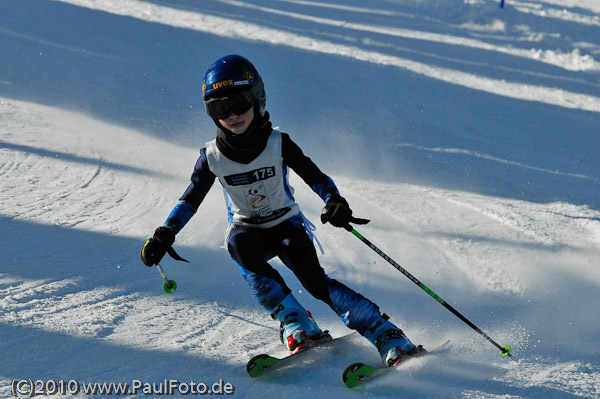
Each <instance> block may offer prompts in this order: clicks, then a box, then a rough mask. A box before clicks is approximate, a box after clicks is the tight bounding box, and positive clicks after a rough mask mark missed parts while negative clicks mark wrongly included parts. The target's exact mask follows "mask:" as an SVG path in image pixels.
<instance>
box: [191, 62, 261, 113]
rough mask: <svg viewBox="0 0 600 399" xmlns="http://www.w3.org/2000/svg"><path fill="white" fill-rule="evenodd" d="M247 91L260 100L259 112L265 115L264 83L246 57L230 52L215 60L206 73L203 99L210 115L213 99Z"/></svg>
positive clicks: (251, 97)
mask: <svg viewBox="0 0 600 399" xmlns="http://www.w3.org/2000/svg"><path fill="white" fill-rule="evenodd" d="M243 92H249V93H246V94H247V96H248V97H249V98H250V99H251V100H252V101H253V102H254V101H258V112H259V113H260V115H261V116H262V115H264V113H265V107H266V103H267V97H266V94H265V89H264V84H263V81H262V78H261V77H260V75H259V74H258V71H257V70H256V68H255V67H254V65H252V63H251V62H250V61H248V60H247V59H246V58H244V57H242V56H240V55H236V54H230V55H226V56H224V57H221V58H219V59H218V60H217V61H215V62H214V63H213V64H212V65H211V66H210V67H208V70H207V71H206V73H205V74H204V81H203V82H202V99H203V100H204V104H205V106H206V107H207V112H208V113H209V115H210V112H209V108H208V102H209V101H210V100H211V99H217V98H222V97H227V96H230V95H232V94H237V93H243Z"/></svg>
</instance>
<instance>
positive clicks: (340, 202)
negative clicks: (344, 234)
mask: <svg viewBox="0 0 600 399" xmlns="http://www.w3.org/2000/svg"><path fill="white" fill-rule="evenodd" d="M351 220H352V209H350V206H349V205H348V201H346V200H345V199H344V197H342V196H341V195H337V194H334V195H332V196H331V197H330V198H329V200H328V201H327V203H326V204H325V208H323V210H322V211H321V222H323V223H327V222H329V223H331V224H332V225H333V226H335V227H346V226H347V225H348V224H349V223H350V221H351Z"/></svg>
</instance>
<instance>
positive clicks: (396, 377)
mask: <svg viewBox="0 0 600 399" xmlns="http://www.w3.org/2000/svg"><path fill="white" fill-rule="evenodd" d="M599 4H600V3H598V1H597V0H560V1H559V0H528V1H524V0H514V1H513V0H507V1H506V4H505V8H500V7H499V0H498V1H496V0H454V1H448V0H373V1H370V2H368V3H366V2H363V1H358V0H343V1H342V0H328V1H323V2H315V1H305V0H278V1H273V0H272V1H266V0H251V1H244V2H241V1H234V0H207V1H198V0H164V1H158V0H147V1H140V0H59V1H48V0H19V1H10V0H0V10H1V12H0V54H2V62H0V255H1V260H0V329H1V333H0V338H1V339H0V350H1V352H2V361H1V362H0V396H1V397H11V396H13V393H14V390H15V389H16V388H22V389H23V391H22V392H25V391H26V388H27V386H28V384H30V383H31V382H33V383H34V385H36V387H37V388H38V389H40V392H41V389H42V388H43V389H47V390H49V391H51V393H52V392H54V395H51V396H56V397H68V396H85V392H84V390H83V388H79V392H78V393H77V392H75V391H76V390H75V389H72V388H73V387H74V386H73V385H68V383H69V382H70V381H75V382H77V383H79V384H80V385H79V386H80V387H87V386H84V385H85V384H90V383H92V384H93V383H115V384H118V383H126V384H129V385H130V388H131V386H132V385H133V384H139V385H140V388H139V389H138V391H136V392H133V391H131V390H130V391H128V392H125V393H124V394H120V395H119V397H131V398H133V397H144V396H150V395H148V394H149V393H150V391H148V389H150V387H152V389H155V391H154V393H157V390H159V389H161V384H163V385H162V387H163V388H164V386H166V384H167V383H168V381H171V380H178V381H179V382H181V383H182V385H181V387H183V389H184V388H185V387H188V388H190V387H192V384H191V381H194V383H195V384H199V385H198V386H199V387H204V388H206V389H211V390H213V391H214V390H216V391H217V392H219V389H221V390H227V392H226V393H228V394H229V395H231V396H233V397H240V398H259V397H261V398H278V399H279V398H341V397H344V398H345V397H348V398H358V397H375V398H387V397H389V398H431V399H433V398H464V399H475V398H477V399H479V398H486V399H487V398H491V399H537V398H540V399H542V398H543V399H547V398H594V399H598V398H599V397H600V346H599V345H598V343H599V342H600V316H599V314H600V313H599V312H598V309H599V308H600V290H599V289H600V273H599V272H598V269H599V267H600V157H599V155H598V154H600V5H599ZM231 53H238V54H241V55H244V56H246V57H248V58H249V59H251V60H252V61H253V63H254V64H255V65H256V67H257V68H258V70H259V72H260V73H261V75H262V77H263V79H264V81H265V85H266V91H267V95H268V103H267V108H268V110H269V112H270V114H271V120H272V121H273V123H274V125H276V126H277V125H278V126H280V127H281V129H282V130H283V131H285V132H288V133H290V134H291V136H292V138H293V139H294V140H295V141H296V142H297V143H298V144H299V145H300V146H301V147H302V148H303V150H304V151H305V153H306V154H308V155H309V156H310V157H311V158H312V159H313V160H314V161H315V162H316V163H317V164H318V165H319V166H320V167H321V169H323V171H325V172H326V173H327V174H329V175H330V176H331V177H332V178H333V179H334V180H335V182H336V184H337V185H338V187H339V189H340V191H341V193H342V195H344V196H345V197H346V198H347V199H348V201H349V202H350V204H351V206H352V209H353V211H354V214H355V215H356V216H358V217H364V218H368V219H370V220H371V222H370V223H369V224H368V225H366V226H362V227H360V228H358V227H357V230H358V231H359V232H360V233H361V234H363V235H364V236H365V237H367V238H368V239H369V240H371V241H372V242H373V243H374V244H375V245H377V246H378V247H379V248H381V249H382V250H383V251H384V252H385V253H386V254H388V255H389V256H390V257H391V258H393V259H394V260H395V261H396V262H398V263H399V264H401V265H402V266H403V267H404V268H406V269H407V270H408V271H409V272H410V273H412V274H414V275H415V277H417V278H418V279H419V280H421V281H422V282H423V283H424V284H426V285H427V286H428V287H429V288H431V289H432V290H433V291H435V292H436V293H437V294H438V295H439V296H441V297H442V298H444V299H445V300H446V301H447V302H448V303H450V304H451V305H452V306H454V307H455V308H456V309H457V310H459V311H460V312H461V313H462V314H463V315H465V316H466V317H467V318H468V319H469V320H471V321H472V322H473V323H475V324H476V325H477V326H478V327H479V328H481V329H482V330H483V331H485V332H486V333H487V334H488V335H489V336H491V337H492V338H493V339H494V340H496V341H497V342H498V343H500V344H501V345H502V346H504V345H511V347H512V353H513V355H514V356H515V357H516V358H518V359H519V361H518V362H513V361H511V360H509V359H502V358H500V357H499V356H498V350H497V349H496V348H494V346H492V345H491V344H490V343H489V342H487V341H486V340H485V339H484V338H483V337H482V336H481V335H479V334H477V333H476V332H475V331H473V330H472V329H471V328H469V327H468V326H467V325H466V324H464V323H463V322H461V321H460V320H459V319H457V318H456V317H455V316H454V315H452V314H451V313H450V312H448V311H447V310H446V309H444V308H443V307H442V306H441V305H440V304H439V303H438V302H436V301H435V300H433V299H432V298H431V297H429V296H428V295H427V294H426V293H425V292H423V291H422V290H420V289H419V288H418V287H417V286H416V285H414V284H413V283H412V282H411V281H410V280H408V279H407V278H406V277H405V276H403V275H402V274H401V273H399V272H398V271H397V270H395V269H394V268H393V267H392V266H390V265H389V264H388V263H387V262H386V261H385V260H384V259H382V258H381V257H379V256H378V255H377V254H376V253H375V252H373V251H371V250H370V249H369V248H368V247H366V246H364V245H363V244H362V243H360V241H358V240H357V239H356V237H354V236H352V235H351V234H349V233H347V232H346V231H344V230H341V229H336V228H334V227H331V226H329V225H321V223H320V222H319V223H317V221H318V219H319V213H320V210H321V207H322V206H323V204H322V201H321V200H320V199H319V198H318V196H316V195H315V194H314V193H313V192H312V191H311V190H310V189H309V188H308V187H307V186H306V185H305V184H304V183H303V182H302V180H301V179H299V178H298V177H297V176H295V175H293V174H292V176H291V183H292V185H293V186H294V187H295V189H296V199H297V200H298V202H299V203H300V205H301V207H302V209H303V211H304V213H305V215H306V216H307V217H308V218H309V219H311V220H313V221H314V222H315V224H317V231H316V233H317V237H318V238H319V240H320V242H321V243H322V245H323V247H324V249H325V254H324V255H323V256H321V261H322V265H323V267H324V268H325V270H326V271H327V273H328V274H329V275H330V276H331V277H333V278H336V279H338V280H340V281H343V282H345V283H346V284H348V285H349V286H351V287H352V288H354V289H356V290H357V291H359V292H360V293H362V294H363V295H365V296H366V297H368V298H370V299H371V300H373V301H374V302H376V303H377V304H378V305H379V306H380V307H381V309H382V311H383V312H385V313H387V314H388V315H390V316H391V317H392V320H393V321H394V322H395V323H396V324H398V325H399V326H401V327H402V328H403V330H404V331H405V332H406V333H407V335H408V336H409V337H410V338H411V339H412V340H413V341H414V342H416V343H420V344H423V345H424V346H425V347H426V348H427V347H434V346H435V345H437V344H439V343H441V342H444V341H445V340H448V339H450V340H451V342H452V345H451V347H450V349H449V350H446V351H443V352H441V353H438V354H436V355H432V356H430V357H424V358H421V359H416V360H414V361H411V362H410V363H408V364H406V365H405V366H402V367H400V368H399V369H397V370H394V371H393V372H391V373H389V374H388V375H387V376H386V377H385V378H382V379H381V380H379V381H378V382H373V383H372V384H370V385H369V386H367V387H365V388H358V389H355V390H352V391H350V390H348V389H347V388H346V387H345V386H344V385H343V383H342V379H341V373H342V370H343V369H344V367H345V366H347V365H348V364H350V363H353V362H356V361H363V362H367V363H377V362H378V361H379V359H378V355H377V353H376V351H375V349H374V348H373V347H371V346H370V344H369V343H368V342H366V340H364V339H363V338H362V337H360V336H358V335H356V336H354V337H352V339H350V340H349V341H347V342H345V344H343V345H341V346H340V345H332V347H330V348H326V349H323V350H315V351H314V353H311V354H310V356H307V361H306V362H305V363H301V364H298V365H297V367H294V368H289V369H284V370H281V371H279V372H277V373H273V375H272V376H269V377H266V378H261V379H251V378H250V377H249V376H248V375H247V373H246V370H245V364H246V361H247V360H248V359H249V358H250V357H251V356H253V355H255V354H259V353H263V352H268V353H271V354H275V355H284V354H285V349H284V347H283V346H282V345H281V343H280V342H279V339H278V329H279V326H278V325H277V323H276V322H275V321H273V320H272V319H271V318H270V317H269V316H268V314H266V312H265V311H264V310H263V309H262V308H261V307H260V306H259V305H258V303H257V302H256V301H255V299H254V298H253V297H252V294H251V292H250V290H249V289H248V287H247V286H246V283H245V282H244V280H243V279H242V277H241V275H240V273H239V271H238V268H237V267H236V265H235V263H234V262H233V261H232V260H231V258H230V257H229V255H228V254H227V252H226V251H224V250H223V249H222V248H221V245H222V243H223V233H224V231H225V229H226V227H227V225H226V223H227V222H226V215H225V206H224V204H223V196H222V193H221V190H220V188H219V187H218V184H215V186H214V187H213V189H212V190H211V192H210V193H209V195H208V197H207V199H206V200H205V202H204V203H203V204H202V206H201V207H200V209H199V210H198V213H197V214H196V216H195V217H194V218H193V219H192V221H191V222H190V223H189V224H188V226H186V228H185V229H184V230H183V231H182V232H181V233H180V234H179V235H178V237H177V241H176V244H175V246H176V249H177V250H178V252H179V253H180V254H181V255H182V256H183V257H184V258H186V259H189V260H190V261H191V263H189V264H187V263H181V262H175V261H174V260H172V259H170V258H165V259H164V260H163V261H162V266H163V267H164V269H165V272H166V273H167V275H168V276H169V278H170V279H173V280H175V281H177V283H178V288H177V291H176V292H175V293H173V294H172V295H167V294H166V293H164V292H163V291H162V279H161V277H160V275H159V273H158V272H157V271H156V270H155V269H154V268H152V269H151V268H146V267H145V266H143V265H142V263H141V261H140V259H139V252H140V249H141V247H142V245H143V243H144V242H145V240H146V239H147V238H148V237H149V236H151V235H152V233H153V231H154V229H155V228H156V227H157V226H159V225H161V224H162V223H163V222H164V220H165V219H166V217H167V215H168V213H169V212H170V210H171V209H172V207H173V206H174V205H175V204H176V203H177V200H178V198H179V197H180V195H181V194H182V193H183V191H184V190H185V188H186V186H187V184H188V179H189V175H190V173H191V171H192V168H193V166H194V163H195V161H196V159H197V157H198V151H199V148H201V147H202V146H203V145H204V143H205V142H206V141H208V140H210V139H212V137H213V136H214V129H215V127H214V124H213V122H212V121H210V120H209V118H208V117H207V116H206V115H205V113H204V107H203V104H202V99H201V85H202V78H203V74H204V71H205V70H206V68H207V67H208V66H209V65H210V64H211V63H212V62H213V61H214V60H216V59H217V58H219V57H221V56H223V55H226V54H231ZM273 264H274V265H275V266H276V267H277V268H278V270H280V272H281V273H282V274H283V276H284V278H286V280H287V281H288V282H289V285H290V287H291V288H292V289H293V290H294V293H295V296H296V297H297V298H298V299H299V300H300V301H301V302H302V303H303V304H304V305H305V306H306V307H307V308H308V309H310V310H311V311H312V314H313V315H314V316H315V318H316V320H317V322H318V324H319V325H320V326H321V327H322V328H324V329H328V330H330V332H331V333H332V334H333V335H334V336H339V335H343V334H346V333H348V332H350V330H348V329H347V328H346V327H345V326H344V324H343V323H342V322H341V321H340V320H339V318H338V317H337V316H336V315H335V314H334V313H333V312H332V311H331V310H330V309H329V308H328V307H327V306H326V305H325V304H323V303H320V302H318V301H317V300H315V299H313V298H312V297H310V295H309V294H307V293H306V292H305V291H304V290H303V288H302V287H301V286H300V284H299V283H298V282H297V281H296V280H295V278H294V276H293V275H292V274H291V272H289V271H287V270H286V269H285V267H284V266H283V265H282V264H281V263H280V262H279V261H274V262H273ZM21 380H23V381H26V382H25V383H19V381H21ZM30 380H31V382H29V381H30ZM38 380H39V381H38ZM165 380H166V381H167V382H165ZM49 381H54V382H56V384H57V387H55V388H57V389H56V390H54V391H53V389H52V388H53V385H52V383H49ZM61 381H62V382H64V383H63V385H60V384H61ZM42 384H43V386H42ZM184 384H185V385H184ZM202 384H206V385H202ZM214 384H216V385H214ZM172 385H173V384H172ZM219 387H221V388H219ZM144 388H145V389H146V390H144ZM71 390H72V391H73V392H74V393H77V394H76V395H71V394H70V393H69V392H70V391H71ZM17 393H18V392H17ZM168 393H169V394H171V393H172V394H173V396H175V397H182V396H185V395H183V393H184V392H182V390H181V389H175V390H173V391H172V392H168ZM196 393H198V390H196ZM204 393H206V391H205V392H204ZM213 393H214V392H213ZM97 396H101V395H97ZM105 396H108V395H105Z"/></svg>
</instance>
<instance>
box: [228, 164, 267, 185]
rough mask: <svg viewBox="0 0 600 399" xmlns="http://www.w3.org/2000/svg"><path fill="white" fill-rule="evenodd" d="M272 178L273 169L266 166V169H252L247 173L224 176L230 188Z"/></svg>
mask: <svg viewBox="0 0 600 399" xmlns="http://www.w3.org/2000/svg"><path fill="white" fill-rule="evenodd" d="M273 176H275V167H274V166H268V167H266V168H260V169H254V170H251V171H249V172H244V173H238V174H235V175H229V176H224V178H225V181H226V182H227V184H229V185H230V186H245V185H248V184H253V183H256V182H258V181H261V180H266V179H268V178H270V177H273Z"/></svg>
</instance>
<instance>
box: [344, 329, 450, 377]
mask: <svg viewBox="0 0 600 399" xmlns="http://www.w3.org/2000/svg"><path fill="white" fill-rule="evenodd" d="M449 344H450V340H448V341H446V342H444V343H443V344H441V345H440V346H438V347H436V348H434V349H431V350H428V351H424V352H422V353H419V354H417V355H415V356H411V357H408V358H406V359H405V360H404V361H402V362H400V363H398V364H396V365H394V366H391V367H387V366H370V365H368V364H364V363H353V364H351V365H350V366H348V367H346V369H345V370H344V373H343V374H342V379H343V380H344V384H346V386H347V387H348V388H355V387H358V386H361V385H364V384H366V383H367V382H369V381H372V380H373V379H375V378H376V377H379V376H382V375H384V374H387V373H388V372H389V371H391V370H393V369H394V368H396V367H398V366H399V365H402V364H405V363H406V362H407V361H409V360H411V359H413V358H418V357H422V356H427V355H430V354H432V353H435V352H438V351H440V350H441V349H444V348H445V347H447V346H448V345H449Z"/></svg>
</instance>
